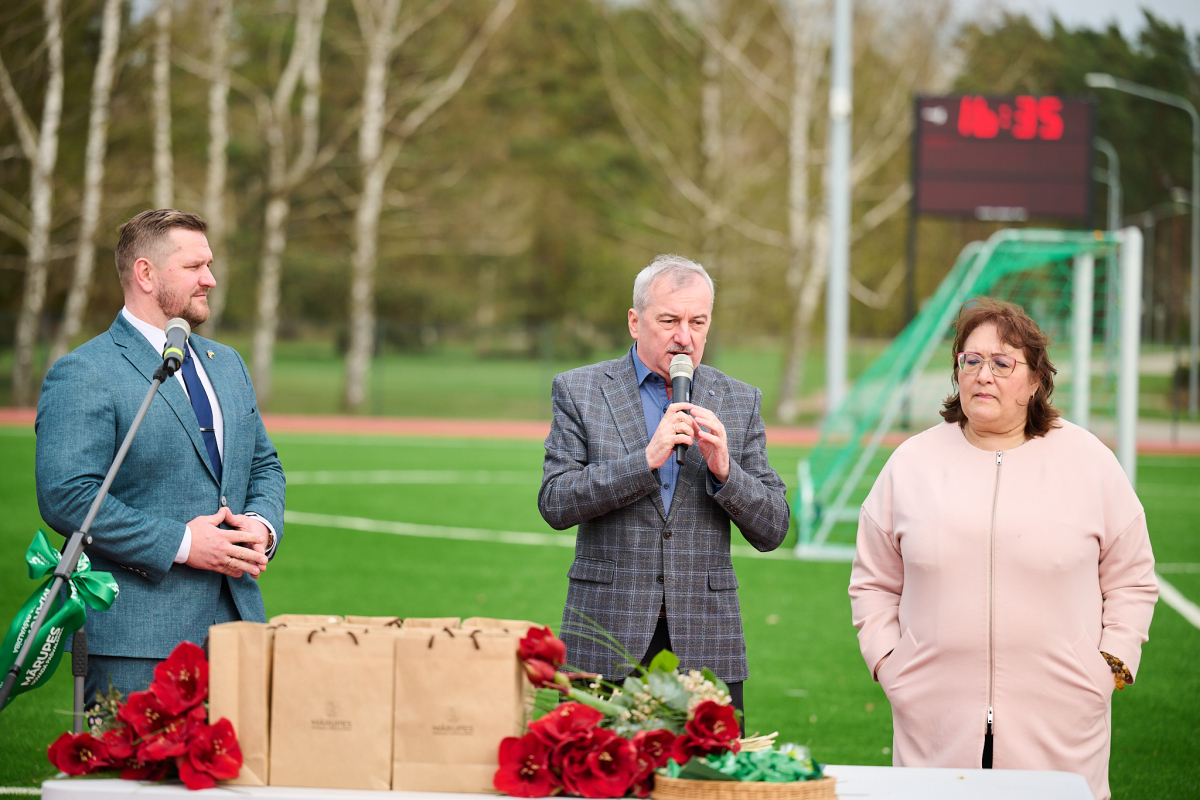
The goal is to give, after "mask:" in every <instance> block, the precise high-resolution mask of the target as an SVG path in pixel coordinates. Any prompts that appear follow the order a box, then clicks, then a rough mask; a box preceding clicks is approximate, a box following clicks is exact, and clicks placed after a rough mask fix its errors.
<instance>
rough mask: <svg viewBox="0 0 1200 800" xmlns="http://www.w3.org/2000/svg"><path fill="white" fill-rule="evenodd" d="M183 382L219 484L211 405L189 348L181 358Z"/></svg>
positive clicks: (219, 457) (218, 454)
mask: <svg viewBox="0 0 1200 800" xmlns="http://www.w3.org/2000/svg"><path fill="white" fill-rule="evenodd" d="M182 371H183V382H184V383H185V384H187V390H188V395H189V397H190V398H191V401H192V410H193V411H195V412H196V421H197V422H199V423H200V435H201V436H202V437H204V447H205V448H206V449H207V450H208V460H209V461H210V462H211V463H212V467H213V472H214V473H215V474H216V476H217V483H220V482H221V451H220V450H218V449H217V432H216V430H215V429H214V428H213V414H212V405H210V404H209V402H208V392H206V391H204V384H203V383H201V382H200V375H199V374H197V372H196V363H195V362H194V361H192V348H191V347H190V346H189V347H188V348H187V349H186V353H185V355H184V358H183V367H182Z"/></svg>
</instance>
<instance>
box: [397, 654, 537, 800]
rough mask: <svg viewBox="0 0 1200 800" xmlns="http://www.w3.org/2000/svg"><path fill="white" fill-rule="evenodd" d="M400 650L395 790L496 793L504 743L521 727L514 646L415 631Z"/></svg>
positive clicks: (517, 672) (520, 703)
mask: <svg viewBox="0 0 1200 800" xmlns="http://www.w3.org/2000/svg"><path fill="white" fill-rule="evenodd" d="M395 646H396V718H395V751H394V763H393V770H392V789H393V790H394V791H425V792H488V793H494V792H495V790H494V789H493V787H492V777H493V776H494V775H495V773H496V766H497V760H496V759H497V756H498V752H499V748H500V740H501V739H503V738H504V737H506V736H520V735H521V729H522V725H523V721H524V720H523V714H524V704H523V697H522V684H521V679H522V670H521V666H520V663H519V662H518V660H517V639H516V638H514V637H512V636H509V635H502V634H498V633H497V634H490V633H489V632H487V631H476V632H473V633H471V634H468V633H467V632H465V631H450V632H447V631H430V633H429V635H428V636H426V637H418V636H414V635H412V631H411V630H410V631H409V633H408V635H405V636H400V637H396V640H395Z"/></svg>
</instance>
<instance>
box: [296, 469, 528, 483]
mask: <svg viewBox="0 0 1200 800" xmlns="http://www.w3.org/2000/svg"><path fill="white" fill-rule="evenodd" d="M541 478H542V476H541V473H534V472H500V471H487V470H475V471H466V470H447V469H377V470H346V471H333V470H315V471H311V472H299V471H294V472H288V473H287V482H288V484H290V485H293V486H295V485H305V484H307V485H314V484H315V485H325V486H332V485H362V484H382V483H388V484H476V485H482V484H489V483H493V484H514V483H529V484H533V483H538V482H539V481H540V480H541Z"/></svg>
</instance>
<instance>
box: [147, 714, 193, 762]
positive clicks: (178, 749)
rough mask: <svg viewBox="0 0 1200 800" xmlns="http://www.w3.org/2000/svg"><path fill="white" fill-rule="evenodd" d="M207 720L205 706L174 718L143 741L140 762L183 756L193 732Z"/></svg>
mask: <svg viewBox="0 0 1200 800" xmlns="http://www.w3.org/2000/svg"><path fill="white" fill-rule="evenodd" d="M207 718H208V717H207V714H206V713H205V711H204V707H203V706H196V707H195V708H193V709H192V710H191V711H189V712H188V713H187V714H185V715H183V716H180V717H172V718H171V719H169V720H168V721H167V723H166V724H165V725H163V727H161V728H159V729H158V730H157V731H155V732H154V733H153V734H152V735H150V736H147V737H146V738H145V739H144V740H143V741H142V743H141V745H140V746H139V747H138V761H141V762H150V761H162V760H163V759H166V758H174V757H176V756H181V755H183V754H184V753H186V752H187V750H188V741H189V739H190V738H191V736H192V732H193V731H195V729H196V728H197V727H198V726H200V725H203V724H204V722H205V720H206V719H207Z"/></svg>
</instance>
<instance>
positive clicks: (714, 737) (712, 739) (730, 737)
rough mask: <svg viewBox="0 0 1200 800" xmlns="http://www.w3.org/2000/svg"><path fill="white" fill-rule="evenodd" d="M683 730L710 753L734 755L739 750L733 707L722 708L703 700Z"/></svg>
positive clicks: (710, 701)
mask: <svg viewBox="0 0 1200 800" xmlns="http://www.w3.org/2000/svg"><path fill="white" fill-rule="evenodd" d="M684 730H685V731H686V732H687V733H689V734H691V735H692V737H693V738H694V739H696V741H697V742H698V743H699V744H700V745H701V746H704V747H707V748H709V750H710V751H712V752H722V753H723V752H725V751H726V750H728V751H729V752H731V753H736V752H737V751H738V750H740V749H741V745H740V744H739V743H738V735H739V732H738V724H737V717H736V716H734V708H733V706H723V705H720V704H718V703H714V702H713V701H712V700H705V701H704V702H703V703H700V704H699V705H698V706H696V709H695V711H693V712H692V718H691V719H689V720H688V721H687V723H686V724H685V725H684Z"/></svg>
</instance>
